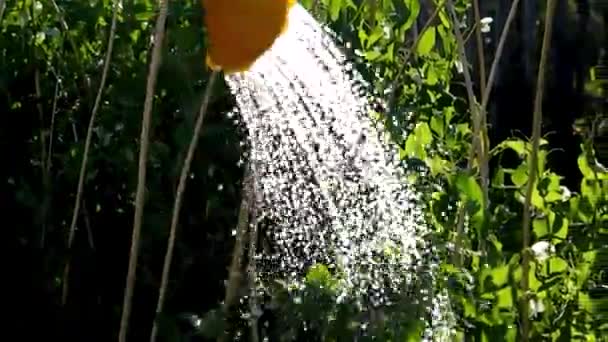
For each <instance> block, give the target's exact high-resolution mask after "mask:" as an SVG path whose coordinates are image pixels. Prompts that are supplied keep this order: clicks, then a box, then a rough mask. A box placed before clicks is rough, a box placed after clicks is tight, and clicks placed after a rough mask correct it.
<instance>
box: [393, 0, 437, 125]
mask: <svg viewBox="0 0 608 342" xmlns="http://www.w3.org/2000/svg"><path fill="white" fill-rule="evenodd" d="M445 2H446V0H442V1H441V2H440V3H439V4H438V5H437V7H435V11H433V14H431V16H430V17H429V19H428V20H427V21H426V22H425V23H424V26H423V27H422V30H420V34H419V35H418V36H417V37H416V40H415V41H414V44H412V47H411V48H410V49H409V50H406V53H405V56H404V57H403V61H401V68H400V69H399V71H398V72H397V75H396V76H395V78H394V79H393V82H392V83H391V93H390V95H389V97H388V105H387V108H388V113H393V112H394V109H395V105H396V103H397V87H398V86H399V82H400V81H401V77H402V76H403V73H405V70H406V69H407V63H408V61H409V60H410V57H412V55H414V54H415V53H416V49H417V48H418V44H419V43H420V40H421V39H422V36H423V35H424V32H425V31H426V30H427V29H428V28H429V27H430V26H431V24H432V23H433V20H435V18H436V17H437V15H438V14H439V11H441V9H442V8H443V5H444V4H445Z"/></svg>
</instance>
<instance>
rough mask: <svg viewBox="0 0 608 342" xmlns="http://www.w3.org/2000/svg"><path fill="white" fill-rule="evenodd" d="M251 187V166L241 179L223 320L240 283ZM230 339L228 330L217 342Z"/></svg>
mask: <svg viewBox="0 0 608 342" xmlns="http://www.w3.org/2000/svg"><path fill="white" fill-rule="evenodd" d="M252 194H253V186H252V175H251V165H250V164H249V165H247V167H246V169H245V177H244V179H243V190H242V199H241V206H240V209H239V218H238V222H237V227H236V240H235V244H234V248H233V251H232V262H231V263H230V269H229V271H228V281H227V283H226V294H225V297H224V304H223V305H222V312H223V314H224V319H225V320H228V317H229V313H230V309H231V308H232V307H233V306H234V304H235V302H236V300H237V298H238V289H239V286H240V284H241V282H242V278H243V275H242V272H241V264H242V262H243V253H244V249H245V244H246V242H247V241H246V240H247V227H248V226H249V212H250V208H251V205H252V203H251V201H253V196H252ZM229 339H230V332H229V330H228V329H226V330H225V331H224V333H223V334H222V335H221V336H220V337H219V339H218V341H219V342H227V341H229Z"/></svg>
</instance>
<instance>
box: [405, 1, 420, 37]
mask: <svg viewBox="0 0 608 342" xmlns="http://www.w3.org/2000/svg"><path fill="white" fill-rule="evenodd" d="M405 6H406V7H407V9H408V10H409V11H410V14H409V16H408V17H407V21H406V22H405V24H403V26H401V30H403V31H407V30H409V29H410V27H412V25H413V24H414V22H416V19H418V14H420V2H419V0H405Z"/></svg>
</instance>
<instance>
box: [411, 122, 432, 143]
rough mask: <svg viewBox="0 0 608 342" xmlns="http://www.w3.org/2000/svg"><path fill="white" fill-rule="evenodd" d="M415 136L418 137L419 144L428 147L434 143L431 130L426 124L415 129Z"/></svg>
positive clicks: (422, 123) (421, 124)
mask: <svg viewBox="0 0 608 342" xmlns="http://www.w3.org/2000/svg"><path fill="white" fill-rule="evenodd" d="M414 134H415V135H416V139H418V143H420V144H421V145H423V146H426V145H428V144H430V143H431V142H432V141H433V135H432V134H431V129H430V128H429V125H428V124H427V123H426V122H421V123H419V124H418V125H417V126H416V128H415V129H414Z"/></svg>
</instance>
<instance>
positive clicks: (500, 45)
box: [481, 0, 519, 112]
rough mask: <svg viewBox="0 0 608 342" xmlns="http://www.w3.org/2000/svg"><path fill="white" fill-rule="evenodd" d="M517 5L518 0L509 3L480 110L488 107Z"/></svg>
mask: <svg viewBox="0 0 608 342" xmlns="http://www.w3.org/2000/svg"><path fill="white" fill-rule="evenodd" d="M518 5H519V0H513V3H512V4H511V9H510V10H509V15H508V16H507V20H506V21H505V25H504V27H503V28H502V33H501V34H500V40H499V41H498V47H497V48H496V53H495V54H494V61H493V62H492V67H491V68H490V76H489V77H488V83H487V84H486V88H485V92H483V94H482V96H481V110H482V111H484V112H485V111H486V108H487V107H488V100H489V99H490V94H491V93H492V86H493V85H494V80H495V79H496V73H497V72H498V65H499V64H500V58H501V57H502V51H503V49H504V47H505V43H506V41H507V36H508V35H509V28H510V27H511V23H513V20H514V19H515V14H517V7H518Z"/></svg>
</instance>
